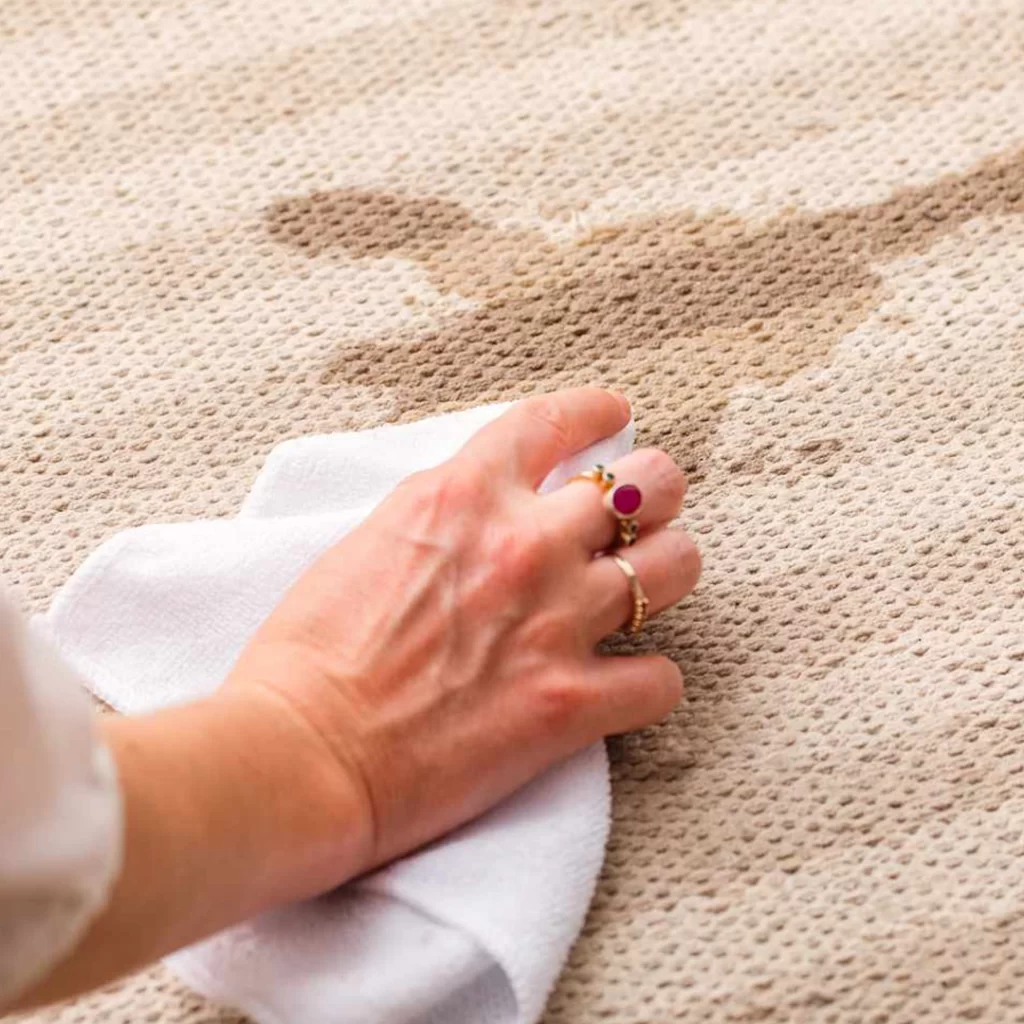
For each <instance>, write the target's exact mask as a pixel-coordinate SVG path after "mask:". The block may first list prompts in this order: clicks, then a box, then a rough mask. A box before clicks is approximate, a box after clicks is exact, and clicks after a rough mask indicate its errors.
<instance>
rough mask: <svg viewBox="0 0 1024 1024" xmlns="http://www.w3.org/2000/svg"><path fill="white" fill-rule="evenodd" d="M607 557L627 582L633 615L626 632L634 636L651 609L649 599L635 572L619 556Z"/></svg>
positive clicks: (641, 627)
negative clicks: (620, 571)
mask: <svg viewBox="0 0 1024 1024" xmlns="http://www.w3.org/2000/svg"><path fill="white" fill-rule="evenodd" d="M608 557H609V558H610V559H611V560H612V561H613V562H614V563H615V564H616V565H617V566H618V567H619V568H620V569H621V570H622V571H623V573H624V574H625V577H626V579H627V580H628V581H629V594H630V596H631V597H632V598H633V614H632V616H631V617H630V620H629V630H628V632H629V634H630V636H636V634H637V633H639V632H640V630H641V629H643V628H644V623H645V622H646V621H647V613H648V612H649V611H650V608H651V601H650V598H648V596H647V595H646V594H645V593H644V588H643V586H642V585H641V584H640V577H639V576H637V574H636V570H635V569H634V568H633V566H631V565H630V564H629V562H627V561H626V560H625V559H624V558H622V557H621V556H620V555H609V556H608Z"/></svg>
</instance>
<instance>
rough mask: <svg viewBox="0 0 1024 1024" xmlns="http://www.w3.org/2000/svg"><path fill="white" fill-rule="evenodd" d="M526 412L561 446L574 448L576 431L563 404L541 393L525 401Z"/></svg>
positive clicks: (568, 448)
mask: <svg viewBox="0 0 1024 1024" xmlns="http://www.w3.org/2000/svg"><path fill="white" fill-rule="evenodd" d="M523 409H524V413H525V414H526V415H527V416H529V417H530V418H531V419H533V420H534V421H536V422H537V423H539V424H540V425H541V426H542V427H543V429H544V430H546V431H547V432H548V433H549V434H550V436H551V440H552V441H553V442H554V443H555V444H557V445H558V446H559V447H560V448H563V449H565V450H571V449H572V448H573V438H574V432H573V429H572V422H571V421H570V418H569V415H568V413H567V412H566V410H565V408H564V406H562V405H561V404H560V403H559V402H558V401H557V400H556V399H554V398H552V397H551V396H550V395H540V396H538V397H536V398H530V399H527V400H526V401H525V402H524V403H523Z"/></svg>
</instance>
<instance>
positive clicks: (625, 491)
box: [569, 463, 643, 548]
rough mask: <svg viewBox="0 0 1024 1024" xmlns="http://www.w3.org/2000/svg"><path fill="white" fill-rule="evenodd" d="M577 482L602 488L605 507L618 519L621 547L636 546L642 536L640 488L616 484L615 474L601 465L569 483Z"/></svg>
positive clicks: (641, 496) (585, 471) (573, 478)
mask: <svg viewBox="0 0 1024 1024" xmlns="http://www.w3.org/2000/svg"><path fill="white" fill-rule="evenodd" d="M576 480H586V481H587V482H588V483H592V484H596V485H597V486H598V487H600V488H601V492H602V494H604V504H605V507H606V508H607V509H608V511H609V512H611V514H612V515H613V516H614V517H615V519H616V523H617V525H616V530H617V532H618V535H619V536H618V544H619V546H620V547H624V548H628V547H630V545H632V544H635V543H636V541H637V538H638V537H639V535H640V524H639V522H638V521H637V518H636V516H637V513H638V512H639V511H640V508H641V506H642V505H643V494H642V493H641V491H640V488H639V487H637V485H636V484H620V483H616V481H615V474H614V473H612V472H611V471H610V470H608V469H606V468H605V467H604V466H603V465H601V463H598V464H597V465H596V466H593V467H592V468H591V469H587V470H584V472H582V473H577V474H576V476H574V477H572V479H571V480H569V483H573V482H574V481H576Z"/></svg>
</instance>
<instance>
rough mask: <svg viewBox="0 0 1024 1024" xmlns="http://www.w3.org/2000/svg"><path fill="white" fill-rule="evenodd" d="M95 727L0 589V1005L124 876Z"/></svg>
mask: <svg viewBox="0 0 1024 1024" xmlns="http://www.w3.org/2000/svg"><path fill="white" fill-rule="evenodd" d="M95 726H96V721H95V713H94V712H93V709H92V708H91V706H90V704H89V700H88V698H87V697H86V695H85V692H84V690H83V689H82V686H81V683H80V681H79V680H78V678H77V677H76V676H75V674H74V673H73V672H72V671H71V669H69V668H68V666H66V665H64V664H63V663H62V662H61V660H60V658H59V657H58V655H57V654H56V653H55V652H54V651H53V650H51V649H50V647H49V645H48V644H47V643H46V642H45V640H43V639H42V638H41V637H39V636H36V635H35V634H34V633H33V632H32V630H31V629H30V627H29V625H28V624H27V623H26V621H25V620H24V619H23V618H22V617H21V616H20V615H19V614H18V612H17V610H16V609H15V607H14V604H13V602H12V601H11V599H10V596H9V595H8V594H5V593H4V591H3V588H2V587H0V1006H2V1005H3V1004H4V1003H8V1002H9V1001H10V1000H12V999H13V998H14V997H15V996H16V995H17V994H18V992H19V991H21V990H22V989H24V988H26V987H27V986H29V985H31V984H32V983H33V982H34V981H36V980H38V979H40V978H41V977H43V976H44V975H45V974H46V973H47V972H48V970H49V969H50V968H51V967H53V966H54V965H55V964H56V963H57V962H58V961H60V960H61V959H63V958H64V957H65V956H66V955H67V954H68V953H69V952H70V951H71V950H72V949H73V948H74V946H75V944H76V943H77V942H78V940H79V939H80V938H81V936H82V934H83V933H84V931H85V929H86V927H87V926H88V924H89V922H90V920H91V919H92V918H93V917H94V916H95V915H96V913H97V912H98V911H99V910H100V909H101V908H102V907H103V906H104V904H105V903H106V900H107V895H108V891H109V888H110V885H111V883H112V881H113V880H114V878H115V877H116V876H117V873H118V870H119V867H120V860H121V842H122V821H121V798H120V793H119V790H118V785H117V778H116V774H115V770H114V764H113V760H112V758H111V757H110V755H109V753H108V752H107V750H106V748H105V747H104V746H103V745H102V743H101V742H100V740H99V737H98V735H97V731H96V727H95Z"/></svg>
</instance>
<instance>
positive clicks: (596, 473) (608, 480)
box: [569, 462, 615, 494]
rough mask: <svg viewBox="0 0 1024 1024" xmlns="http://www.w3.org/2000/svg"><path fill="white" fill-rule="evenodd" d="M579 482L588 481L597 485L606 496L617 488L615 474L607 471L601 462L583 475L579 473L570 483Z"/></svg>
mask: <svg viewBox="0 0 1024 1024" xmlns="http://www.w3.org/2000/svg"><path fill="white" fill-rule="evenodd" d="M577 480H586V481H587V482H588V483H592V484H597V486H598V487H600V488H601V490H602V492H603V493H605V494H607V493H608V492H609V491H610V490H611V489H612V488H613V487H614V486H615V474H614V473H612V472H611V471H610V470H608V469H605V468H604V466H602V465H601V463H600V462H599V463H598V464H597V465H596V466H592V467H591V468H590V469H586V470H584V471H583V472H582V473H577V474H576V475H575V476H574V477H572V478H571V479H570V480H569V483H575V482H576V481H577Z"/></svg>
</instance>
